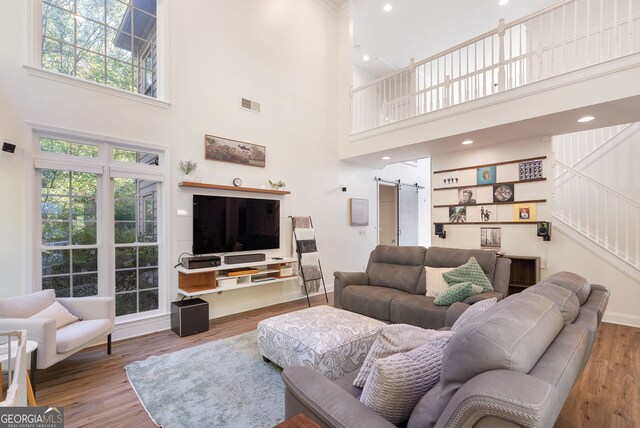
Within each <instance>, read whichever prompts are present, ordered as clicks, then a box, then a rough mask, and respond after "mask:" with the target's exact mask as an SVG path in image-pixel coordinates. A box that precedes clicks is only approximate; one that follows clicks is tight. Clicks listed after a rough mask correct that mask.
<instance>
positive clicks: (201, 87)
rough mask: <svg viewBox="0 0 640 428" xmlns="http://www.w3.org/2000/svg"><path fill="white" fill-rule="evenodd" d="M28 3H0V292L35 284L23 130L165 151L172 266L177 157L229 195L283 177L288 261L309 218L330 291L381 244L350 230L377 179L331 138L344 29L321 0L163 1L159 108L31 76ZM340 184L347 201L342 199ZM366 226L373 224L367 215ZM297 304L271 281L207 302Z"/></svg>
mask: <svg viewBox="0 0 640 428" xmlns="http://www.w3.org/2000/svg"><path fill="white" fill-rule="evenodd" d="M28 3H29V2H27V1H23V0H9V1H4V2H2V4H1V5H0V29H1V30H0V31H1V32H2V35H3V36H4V40H11V42H10V43H9V42H6V43H2V44H0V65H1V66H2V70H3V71H2V73H1V74H0V100H2V102H0V138H9V139H11V140H12V141H13V143H14V144H17V146H18V149H17V151H16V153H15V154H14V155H9V154H6V153H1V154H0V195H2V199H3V204H4V206H5V209H4V210H2V214H0V220H1V221H0V236H1V237H2V244H3V245H0V295H2V296H10V295H17V294H22V293H25V292H29V291H31V290H32V288H33V284H32V280H31V275H32V272H33V263H32V260H33V257H32V254H33V242H32V239H31V238H30V233H31V229H32V225H31V222H30V221H29V217H30V213H29V211H31V210H33V209H35V208H33V207H32V205H33V203H32V202H31V199H32V196H33V195H34V190H35V188H36V186H35V185H34V183H33V177H34V170H33V166H32V165H33V163H32V157H31V156H32V136H31V131H30V129H31V127H30V125H29V124H30V123H37V124H43V125H49V126H55V127H59V128H62V129H66V130H72V131H74V130H77V131H82V132H85V133H89V134H92V135H96V136H102V137H104V138H106V139H109V138H110V137H113V138H122V139H126V140H129V141H132V142H139V143H144V144H153V145H160V146H166V147H167V148H168V158H167V159H168V166H167V180H168V181H167V184H168V186H169V190H170V191H169V195H170V200H169V201H168V202H169V205H170V209H169V212H170V213H171V214H170V218H169V219H167V220H168V225H169V241H168V242H165V243H164V244H165V245H166V246H167V248H168V254H169V257H170V261H171V262H172V263H171V265H172V266H173V264H175V261H174V260H175V259H176V258H177V256H178V254H180V253H181V252H182V251H186V250H190V247H191V218H190V215H191V195H192V194H193V193H194V192H193V191H189V190H182V189H181V188H179V187H178V185H177V183H178V181H179V180H180V179H181V173H180V172H179V170H178V168H177V164H178V162H179V161H180V160H184V159H192V160H194V161H197V162H198V163H199V167H198V170H197V171H196V173H195V174H194V175H195V176H199V177H201V179H202V181H204V182H210V183H216V184H227V185H230V184H231V181H232V180H233V178H234V177H240V178H242V180H243V182H244V186H246V187H260V186H261V185H264V184H267V179H269V178H272V179H283V180H284V181H285V182H286V183H287V185H288V186H287V190H289V191H291V195H289V196H285V197H282V201H283V210H282V213H281V214H282V225H283V231H284V232H283V237H284V238H285V240H284V245H283V246H282V248H281V253H283V254H290V235H289V234H290V230H291V229H290V228H291V226H290V220H289V219H288V218H287V216H289V215H310V216H312V218H313V221H314V226H315V228H316V230H317V240H318V246H319V249H320V255H321V260H322V266H323V269H324V273H325V278H326V280H327V282H328V285H331V282H332V277H333V275H332V274H333V272H334V271H336V270H359V269H361V268H362V266H363V265H364V264H366V260H367V257H368V254H369V252H370V251H371V249H372V248H373V247H374V246H375V245H376V236H375V233H369V234H367V235H365V236H361V235H359V233H358V230H357V228H354V227H351V226H349V206H348V199H349V198H350V197H363V198H368V199H369V200H370V201H374V200H375V197H376V186H375V182H374V180H373V177H374V176H376V175H379V173H380V171H376V170H373V169H370V168H366V167H362V166H357V165H351V164H347V163H343V162H340V161H339V160H338V140H339V136H340V135H341V134H340V132H339V128H340V127H341V126H344V121H341V120H340V117H341V116H340V113H339V102H338V100H339V96H340V92H339V70H342V69H343V67H344V66H345V64H344V63H343V59H340V56H339V55H340V54H339V53H338V51H337V49H336V47H337V46H339V42H340V43H342V41H339V37H340V36H339V34H340V32H341V31H343V30H342V29H341V26H342V25H343V24H341V22H344V20H343V18H340V19H339V15H338V13H337V12H336V11H335V10H332V9H331V8H330V7H328V6H327V5H326V4H325V3H324V2H323V1H321V0H299V1H295V2H294V1H286V2H285V1H282V0H236V1H233V2H230V1H223V0H216V1H211V0H194V1H191V2H189V6H188V7H180V6H182V4H181V2H175V1H170V2H168V4H169V6H170V11H171V15H170V22H169V32H168V38H169V47H168V54H169V55H168V56H169V69H168V72H169V74H168V75H169V87H168V89H169V93H170V99H169V101H170V106H162V105H154V104H149V103H146V102H138V101H132V100H131V99H130V98H131V97H118V96H113V95H111V94H108V93H107V94H105V93H103V92H100V91H96V90H93V89H91V88H90V85H89V88H88V87H87V85H80V86H78V85H74V84H72V81H71V80H66V81H63V82H60V81H56V80H51V79H48V78H43V77H39V76H36V75H33V74H30V73H29V72H28V70H27V69H25V68H24V67H23V65H24V64H25V50H26V44H27V38H28V37H27V30H26V25H25V23H26V22H27V4H28ZM347 15H348V12H347ZM341 19H342V21H341ZM343 50H344V49H343ZM70 82H71V83H70ZM241 97H244V98H249V99H252V100H255V101H258V102H260V103H261V105H262V113H261V114H256V113H253V112H249V111H246V110H243V109H241V108H240V106H239V104H240V98H241ZM204 134H213V135H217V136H223V137H228V138H232V139H238V140H241V141H248V142H252V143H256V144H261V145H264V146H266V148H267V166H266V167H265V168H256V167H249V166H240V165H234V164H229V163H223V162H215V161H208V160H204V158H203V156H204ZM345 135H346V134H345ZM340 185H344V186H347V187H348V191H347V192H344V193H343V192H341V191H340V190H339V186H340ZM199 193H200V192H199ZM218 193H219V194H232V193H231V192H218ZM212 194H213V192H212ZM249 195H251V194H246V196H249ZM255 196H256V197H259V195H255ZM179 209H186V210H187V212H188V214H187V216H178V215H176V212H177V210H179ZM371 216H372V218H375V216H376V210H375V206H372V212H371ZM165 274H166V275H167V277H168V278H169V280H170V283H171V288H172V292H171V298H172V299H173V298H175V297H176V296H175V290H176V288H177V273H176V272H175V271H173V270H171V269H170V268H169V269H168V270H167V271H166V272H165ZM302 295H303V294H302V293H301V290H300V288H298V287H297V286H295V285H292V284H288V285H287V284H273V285H269V286H265V287H256V288H251V289H247V290H239V291H236V292H227V293H223V294H222V295H212V296H209V297H208V300H209V301H211V302H212V305H211V315H212V316H214V317H217V316H221V315H225V314H229V313H233V312H238V311H242V310H247V309H251V308H256V307H261V306H266V305H269V304H273V303H278V302H281V301H283V300H287V299H291V298H297V297H300V296H302ZM165 309H168V307H167V308H165Z"/></svg>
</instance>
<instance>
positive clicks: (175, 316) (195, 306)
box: [171, 299, 209, 337]
mask: <svg viewBox="0 0 640 428" xmlns="http://www.w3.org/2000/svg"><path fill="white" fill-rule="evenodd" d="M171 330H173V332H174V333H175V334H177V335H178V336H180V337H184V336H191V335H192V334H197V333H202V332H204V331H209V303H208V302H206V301H204V300H202V299H189V300H179V301H177V302H172V303H171Z"/></svg>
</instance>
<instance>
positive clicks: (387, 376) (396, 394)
mask: <svg viewBox="0 0 640 428" xmlns="http://www.w3.org/2000/svg"><path fill="white" fill-rule="evenodd" d="M448 342H449V336H443V337H440V338H438V339H435V340H433V341H430V342H428V343H426V344H424V345H422V346H420V347H418V348H416V349H413V350H411V351H408V352H403V353H399V354H394V355H391V356H389V357H386V358H381V359H379V360H377V361H376V362H375V364H374V365H373V369H372V371H371V374H370V375H369V378H368V379H367V383H366V384H365V386H364V388H363V389H362V395H361V396H360V401H361V402H362V403H363V404H364V405H365V406H368V407H371V408H372V409H373V410H375V411H376V412H377V413H378V414H380V415H381V416H382V417H384V418H385V419H387V420H388V421H389V422H391V423H392V424H396V425H397V424H399V423H402V422H404V421H406V420H407V419H409V416H410V415H411V412H412V410H413V408H414V407H415V405H416V403H417V402H418V401H419V400H420V398H422V396H424V394H425V393H426V392H427V391H428V390H429V389H431V387H432V386H433V385H435V384H436V383H437V382H438V379H439V378H440V369H441V366H442V357H443V354H444V352H443V349H444V348H445V346H446V345H447V343H448Z"/></svg>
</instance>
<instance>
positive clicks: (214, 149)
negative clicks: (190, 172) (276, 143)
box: [204, 135, 267, 168]
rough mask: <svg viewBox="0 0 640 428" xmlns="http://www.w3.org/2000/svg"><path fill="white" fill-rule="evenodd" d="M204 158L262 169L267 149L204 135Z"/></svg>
mask: <svg viewBox="0 0 640 428" xmlns="http://www.w3.org/2000/svg"><path fill="white" fill-rule="evenodd" d="M204 158H205V159H209V160H217V161H222V162H231V163H237V164H240V165H249V166H257V167H261V168H264V167H265V165H266V158H267V148H266V147H265V146H259V145H257V144H252V143H245V142H242V141H236V140H230V139H228V138H222V137H216V136H213V135H205V136H204Z"/></svg>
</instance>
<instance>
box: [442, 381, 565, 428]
mask: <svg viewBox="0 0 640 428" xmlns="http://www.w3.org/2000/svg"><path fill="white" fill-rule="evenodd" d="M555 399H556V394H555V390H554V388H553V386H552V385H551V384H549V383H547V382H545V381H543V380H540V379H538V378H535V377H533V376H529V375H527V374H524V373H520V372H516V371H513V370H491V371H488V372H484V373H482V374H479V375H478V376H475V377H474V378H473V379H470V380H469V381H467V382H466V383H465V384H464V385H462V387H461V388H460V389H459V390H458V391H457V392H456V393H455V395H454V396H453V397H452V399H451V401H449V403H448V404H447V406H446V407H445V409H444V411H443V412H442V414H441V415H440V418H439V419H438V422H437V423H436V428H443V427H459V426H474V424H475V422H478V421H479V420H481V419H482V418H485V417H489V416H493V417H496V418H499V419H506V420H507V421H510V422H512V423H514V424H516V425H518V426H532V425H535V426H543V427H547V426H549V427H550V426H553V424H554V422H555V420H556V418H557V416H558V415H557V414H556V412H555V411H554V409H555V408H556V407H558V408H559V409H561V408H562V406H557V405H554V400H555Z"/></svg>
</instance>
